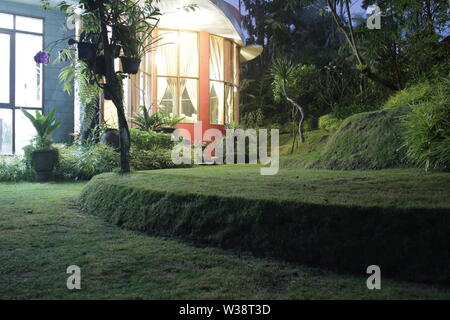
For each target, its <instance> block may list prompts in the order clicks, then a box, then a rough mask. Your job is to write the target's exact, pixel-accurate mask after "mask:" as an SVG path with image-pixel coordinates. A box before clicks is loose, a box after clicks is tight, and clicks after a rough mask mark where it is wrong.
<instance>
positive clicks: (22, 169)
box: [0, 156, 29, 182]
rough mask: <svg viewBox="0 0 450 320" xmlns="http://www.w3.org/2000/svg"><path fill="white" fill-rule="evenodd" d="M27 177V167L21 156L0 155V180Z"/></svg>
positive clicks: (13, 180) (24, 178)
mask: <svg viewBox="0 0 450 320" xmlns="http://www.w3.org/2000/svg"><path fill="white" fill-rule="evenodd" d="M28 177H29V171H28V167H27V165H26V162H25V160H24V159H23V158H22V157H20V156H14V157H0V181H2V182H17V181H22V180H27V179H28Z"/></svg>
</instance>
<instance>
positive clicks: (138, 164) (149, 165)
mask: <svg viewBox="0 0 450 320" xmlns="http://www.w3.org/2000/svg"><path fill="white" fill-rule="evenodd" d="M130 158H131V167H132V168H133V169H134V170H158V169H171V168H181V167H183V168H187V167H190V166H189V165H176V164H174V163H173V161H172V152H171V150H165V149H157V150H139V149H136V148H132V149H131V153H130Z"/></svg>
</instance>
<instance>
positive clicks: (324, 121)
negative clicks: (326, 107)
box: [319, 114, 342, 132]
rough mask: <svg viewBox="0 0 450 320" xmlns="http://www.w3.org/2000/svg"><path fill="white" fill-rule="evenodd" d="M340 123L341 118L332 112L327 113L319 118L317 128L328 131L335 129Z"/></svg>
mask: <svg viewBox="0 0 450 320" xmlns="http://www.w3.org/2000/svg"><path fill="white" fill-rule="evenodd" d="M341 124H342V120H340V119H338V118H336V117H335V116H334V115H332V114H327V115H324V116H322V117H320V118H319V129H323V130H326V131H329V132H331V131H337V129H339V127H340V125H341Z"/></svg>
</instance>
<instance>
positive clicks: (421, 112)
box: [402, 96, 450, 171]
mask: <svg viewBox="0 0 450 320" xmlns="http://www.w3.org/2000/svg"><path fill="white" fill-rule="evenodd" d="M402 120H403V121H402V124H403V126H404V127H405V133H404V139H405V144H404V147H405V148H406V155H407V156H408V159H410V161H411V162H413V163H414V164H416V165H417V166H419V167H422V168H425V170H428V169H441V170H447V171H449V170H450V104H449V101H448V96H442V97H441V99H440V100H438V99H434V100H433V101H429V102H425V103H423V104H421V105H419V106H417V107H415V108H414V109H413V110H412V112H410V113H408V114H407V115H405V116H404V117H403V119H402Z"/></svg>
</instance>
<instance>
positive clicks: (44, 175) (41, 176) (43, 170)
mask: <svg viewBox="0 0 450 320" xmlns="http://www.w3.org/2000/svg"><path fill="white" fill-rule="evenodd" d="M57 163H58V151H57V150H54V149H49V150H35V151H33V152H32V153H31V165H32V167H33V169H34V170H35V171H36V174H37V179H36V180H37V182H46V181H49V180H51V179H52V177H53V169H54V168H55V166H56V164H57Z"/></svg>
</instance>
